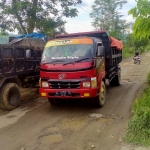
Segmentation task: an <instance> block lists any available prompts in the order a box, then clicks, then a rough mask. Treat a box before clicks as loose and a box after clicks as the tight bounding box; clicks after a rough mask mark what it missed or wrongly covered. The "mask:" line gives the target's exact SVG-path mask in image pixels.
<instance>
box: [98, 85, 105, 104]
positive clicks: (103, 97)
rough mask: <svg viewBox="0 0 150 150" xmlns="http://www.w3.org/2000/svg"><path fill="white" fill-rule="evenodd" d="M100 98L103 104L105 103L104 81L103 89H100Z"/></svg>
mask: <svg viewBox="0 0 150 150" xmlns="http://www.w3.org/2000/svg"><path fill="white" fill-rule="evenodd" d="M99 100H100V102H101V103H102V104H104V103H105V85H104V84H103V83H102V86H101V89H100V95H99Z"/></svg>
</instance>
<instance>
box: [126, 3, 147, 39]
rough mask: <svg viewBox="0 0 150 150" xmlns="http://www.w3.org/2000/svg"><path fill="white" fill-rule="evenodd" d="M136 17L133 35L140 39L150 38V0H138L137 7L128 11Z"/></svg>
mask: <svg viewBox="0 0 150 150" xmlns="http://www.w3.org/2000/svg"><path fill="white" fill-rule="evenodd" d="M128 14H129V15H132V16H133V18H134V19H135V23H134V25H133V28H132V30H133V35H134V37H135V38H138V39H150V2H149V0H137V5H136V7H134V8H132V9H130V10H129V12H128Z"/></svg>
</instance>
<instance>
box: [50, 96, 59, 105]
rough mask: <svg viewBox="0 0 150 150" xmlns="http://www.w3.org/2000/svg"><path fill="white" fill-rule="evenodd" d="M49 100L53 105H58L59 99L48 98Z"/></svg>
mask: <svg viewBox="0 0 150 150" xmlns="http://www.w3.org/2000/svg"><path fill="white" fill-rule="evenodd" d="M48 101H49V103H50V104H51V105H57V104H58V101H57V100H56V99H55V98H48Z"/></svg>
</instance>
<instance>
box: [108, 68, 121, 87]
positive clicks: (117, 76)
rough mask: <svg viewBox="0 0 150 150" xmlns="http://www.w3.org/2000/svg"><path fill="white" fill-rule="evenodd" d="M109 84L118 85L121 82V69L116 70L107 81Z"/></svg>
mask: <svg viewBox="0 0 150 150" xmlns="http://www.w3.org/2000/svg"><path fill="white" fill-rule="evenodd" d="M109 84H110V85H111V86H120V84H121V71H120V70H119V71H118V74H117V75H115V77H114V78H113V79H112V80H111V81H110V82H109Z"/></svg>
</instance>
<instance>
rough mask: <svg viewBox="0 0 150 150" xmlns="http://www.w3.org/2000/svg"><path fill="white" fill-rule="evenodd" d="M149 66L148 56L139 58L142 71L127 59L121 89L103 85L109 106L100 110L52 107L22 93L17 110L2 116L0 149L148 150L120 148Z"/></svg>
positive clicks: (83, 105)
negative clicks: (134, 102)
mask: <svg viewBox="0 0 150 150" xmlns="http://www.w3.org/2000/svg"><path fill="white" fill-rule="evenodd" d="M149 60H150V53H147V54H143V55H142V56H141V64H140V65H136V64H133V63H132V61H131V58H128V59H124V60H123V61H122V63H121V68H122V69H121V70H122V83H121V86H119V87H110V86H109V85H107V97H106V98H107V102H106V105H105V106H104V107H103V108H101V109H95V108H93V107H92V106H91V103H90V102H89V101H78V100H76V101H69V102H68V101H67V102H64V104H61V105H59V106H51V105H50V104H49V103H48V101H47V100H46V99H43V98H40V97H39V96H38V94H37V89H26V90H24V91H22V101H21V106H20V107H19V108H17V109H15V110H13V111H11V112H6V111H2V110H0V149H1V150H91V149H94V150H146V148H142V147H138V146H137V147H136V146H132V145H128V144H126V143H124V142H123V141H122V135H123V134H124V132H125V129H126V127H127V120H128V118H129V117H130V115H131V106H132V103H133V100H134V98H135V97H136V96H137V95H138V94H139V92H140V91H141V90H142V89H143V87H144V84H145V81H146V76H147V74H148V72H149V70H150V62H149ZM147 150H148V149H147Z"/></svg>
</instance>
